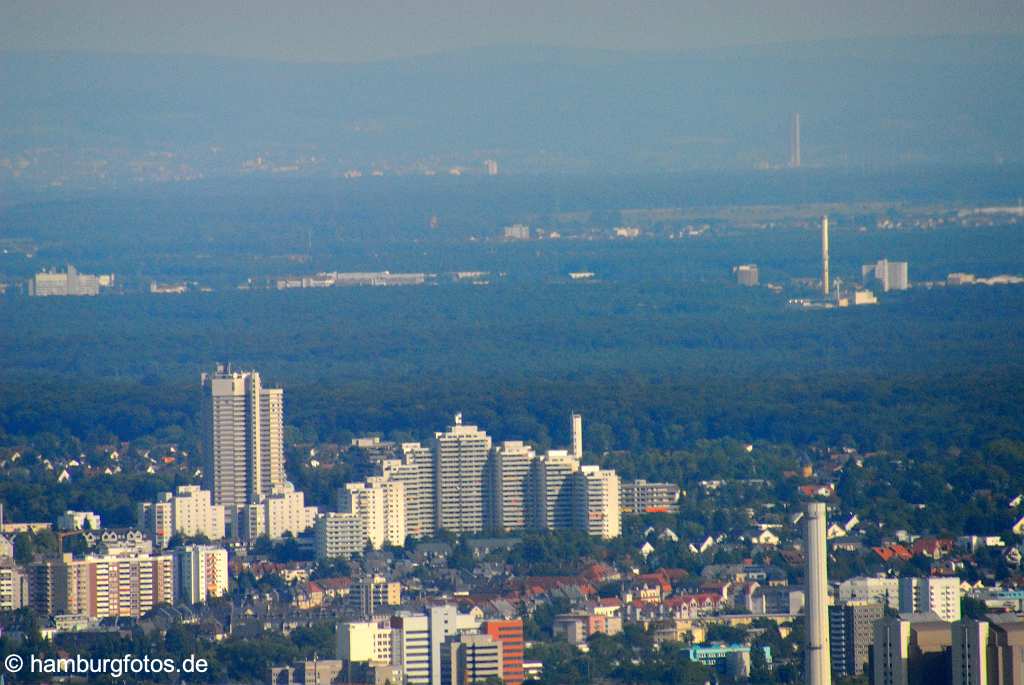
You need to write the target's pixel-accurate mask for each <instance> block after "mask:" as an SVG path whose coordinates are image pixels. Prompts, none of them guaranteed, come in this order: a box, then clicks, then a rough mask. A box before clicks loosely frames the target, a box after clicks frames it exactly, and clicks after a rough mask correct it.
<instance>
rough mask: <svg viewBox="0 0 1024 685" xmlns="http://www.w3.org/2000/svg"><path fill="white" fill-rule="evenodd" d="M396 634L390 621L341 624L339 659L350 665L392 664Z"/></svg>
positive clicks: (346, 622)
mask: <svg viewBox="0 0 1024 685" xmlns="http://www.w3.org/2000/svg"><path fill="white" fill-rule="evenodd" d="M396 632H397V630H396V629H394V628H392V627H391V620H390V619H377V620H372V621H345V622H344V623H339V624H338V626H337V632H336V635H337V644H338V649H337V657H338V658H339V659H343V660H344V661H347V662H350V663H369V664H390V663H392V660H393V657H394V643H395V640H396V637H397V635H396Z"/></svg>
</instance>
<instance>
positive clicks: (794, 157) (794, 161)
mask: <svg viewBox="0 0 1024 685" xmlns="http://www.w3.org/2000/svg"><path fill="white" fill-rule="evenodd" d="M789 166H790V167H792V168H794V169H797V168H799V167H800V113H799V112H794V113H793V119H792V121H790V124H789Z"/></svg>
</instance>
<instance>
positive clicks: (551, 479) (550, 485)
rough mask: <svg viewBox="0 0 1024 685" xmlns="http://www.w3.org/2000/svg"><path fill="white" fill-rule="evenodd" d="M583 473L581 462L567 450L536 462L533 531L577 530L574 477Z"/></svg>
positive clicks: (549, 454) (533, 476)
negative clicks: (574, 527)
mask: <svg viewBox="0 0 1024 685" xmlns="http://www.w3.org/2000/svg"><path fill="white" fill-rule="evenodd" d="M579 469H580V462H579V460H577V459H576V458H575V457H573V456H572V455H570V454H569V453H568V452H567V451H566V450H549V451H548V453H547V454H545V455H544V456H542V457H539V458H537V459H535V460H534V461H533V469H532V472H531V480H532V493H533V503H532V504H533V506H532V507H531V509H532V515H531V516H530V517H529V518H530V527H531V528H538V529H549V530H554V529H566V528H572V527H573V525H574V523H575V521H574V520H573V515H572V514H573V479H572V476H573V474H575V473H576V472H577V471H579Z"/></svg>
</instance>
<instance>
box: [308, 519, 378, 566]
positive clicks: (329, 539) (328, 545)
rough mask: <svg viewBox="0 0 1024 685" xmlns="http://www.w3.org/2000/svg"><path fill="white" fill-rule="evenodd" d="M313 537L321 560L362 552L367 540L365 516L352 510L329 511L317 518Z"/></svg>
mask: <svg viewBox="0 0 1024 685" xmlns="http://www.w3.org/2000/svg"><path fill="white" fill-rule="evenodd" d="M313 539H314V546H315V550H316V558H317V559H320V560H323V559H337V558H339V557H350V556H352V555H353V554H360V553H361V552H363V550H365V549H366V540H367V537H366V528H365V525H364V522H363V517H361V516H359V515H358V514H353V513H351V512H347V513H346V512H336V511H331V512H327V513H326V514H323V515H322V516H320V517H319V518H318V519H317V520H316V524H315V525H314V526H313Z"/></svg>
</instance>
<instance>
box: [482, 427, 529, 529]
mask: <svg viewBox="0 0 1024 685" xmlns="http://www.w3.org/2000/svg"><path fill="white" fill-rule="evenodd" d="M536 458H537V455H536V454H534V451H533V448H532V447H530V446H529V445H527V444H525V443H523V442H519V441H507V442H503V443H502V444H500V445H498V446H497V447H495V448H494V451H493V453H492V454H491V461H490V477H489V479H488V480H489V488H488V490H489V493H488V494H489V497H488V502H489V507H488V509H489V511H490V512H491V522H490V523H491V527H493V528H494V529H495V530H506V531H507V530H522V529H523V528H525V527H526V526H527V510H528V506H529V503H530V501H531V499H532V497H533V495H532V492H531V490H530V486H531V479H530V469H531V467H532V465H533V462H534V460H535V459H536Z"/></svg>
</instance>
